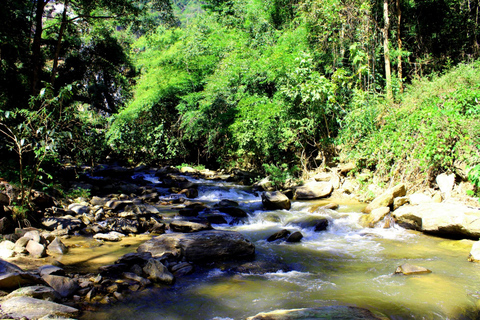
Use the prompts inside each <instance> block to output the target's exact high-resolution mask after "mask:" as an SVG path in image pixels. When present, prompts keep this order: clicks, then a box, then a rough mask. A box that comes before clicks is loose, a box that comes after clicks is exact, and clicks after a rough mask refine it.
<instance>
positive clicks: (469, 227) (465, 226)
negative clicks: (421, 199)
mask: <svg viewBox="0 0 480 320" xmlns="http://www.w3.org/2000/svg"><path fill="white" fill-rule="evenodd" d="M392 215H393V217H394V218H395V222H396V223H397V224H399V225H400V226H402V227H404V228H407V229H413V230H419V231H423V232H425V233H429V234H435V235H438V236H446V237H449V238H476V239H478V238H479V237H480V210H479V209H477V208H471V207H467V206H465V205H462V204H454V203H433V202H432V203H423V204H419V205H409V206H402V207H400V208H398V209H397V210H395V211H394V212H393V213H392Z"/></svg>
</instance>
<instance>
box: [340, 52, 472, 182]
mask: <svg viewBox="0 0 480 320" xmlns="http://www.w3.org/2000/svg"><path fill="white" fill-rule="evenodd" d="M369 99H370V100H369ZM371 99H372V98H368V97H358V98H357V99H354V100H353V101H354V104H353V106H352V108H353V110H352V112H350V113H349V114H348V115H347V117H346V118H345V120H344V123H343V127H342V130H341V132H340V135H339V138H338V143H339V144H341V145H342V151H343V152H344V155H343V156H345V157H347V158H349V159H352V160H354V161H356V163H357V166H358V168H360V169H361V168H368V169H371V170H372V171H374V172H375V173H376V175H379V176H383V177H386V178H393V179H394V180H402V181H419V180H420V181H423V182H424V183H425V185H427V184H428V182H429V181H431V180H432V178H433V177H434V176H435V175H436V174H438V173H440V172H454V173H458V172H457V170H458V164H459V163H462V164H465V165H466V166H467V167H474V166H475V165H477V164H479V163H480V151H479V149H480V121H479V120H480V61H477V62H475V63H473V64H469V65H463V64H462V65H459V66H457V67H455V68H453V69H452V70H450V71H449V72H447V73H445V74H443V75H437V76H434V77H432V78H431V79H422V80H419V81H417V82H415V83H413V84H411V85H410V86H409V87H408V88H407V90H406V92H405V93H404V94H403V95H401V96H398V97H397V103H395V104H392V105H389V104H387V103H386V102H382V101H379V100H376V99H374V100H371Z"/></svg>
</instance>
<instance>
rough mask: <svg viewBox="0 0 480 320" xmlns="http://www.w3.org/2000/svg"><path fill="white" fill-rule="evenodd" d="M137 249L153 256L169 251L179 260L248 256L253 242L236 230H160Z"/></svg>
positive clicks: (250, 253) (250, 254)
mask: <svg viewBox="0 0 480 320" xmlns="http://www.w3.org/2000/svg"><path fill="white" fill-rule="evenodd" d="M137 251H138V252H150V253H151V254H152V256H153V257H154V258H155V257H162V256H165V255H170V256H172V257H176V258H177V259H178V260H181V259H182V258H185V259H186V260H187V261H218V260H222V259H245V258H251V257H252V256H253V255H254V254H255V246H254V245H253V243H252V242H250V241H249V240H248V239H247V238H246V237H245V236H243V235H242V234H241V233H239V232H235V231H223V230H208V231H199V232H194V233H170V234H163V235H160V236H158V237H155V238H153V239H151V240H149V241H147V242H145V243H143V244H141V245H140V246H139V247H138V249H137Z"/></svg>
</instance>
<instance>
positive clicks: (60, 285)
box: [42, 274, 80, 298]
mask: <svg viewBox="0 0 480 320" xmlns="http://www.w3.org/2000/svg"><path fill="white" fill-rule="evenodd" d="M42 279H43V280H45V282H46V283H48V285H49V286H50V287H52V288H53V289H55V291H57V292H58V294H59V295H60V296H61V297H62V298H68V297H71V296H73V294H74V293H75V292H76V291H77V290H78V289H80V286H79V285H78V283H77V281H76V280H74V279H71V278H68V277H63V276H56V275H53V274H48V275H44V276H42Z"/></svg>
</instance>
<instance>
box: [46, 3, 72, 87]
mask: <svg viewBox="0 0 480 320" xmlns="http://www.w3.org/2000/svg"><path fill="white" fill-rule="evenodd" d="M67 10H68V0H66V1H65V4H64V7H63V14H62V24H61V25H60V30H59V31H58V40H57V47H56V48H55V56H54V57H53V67H52V77H51V80H50V83H51V84H52V87H53V85H54V83H55V77H56V75H57V67H58V58H59V56H60V50H61V48H62V39H63V34H64V32H65V27H66V25H67Z"/></svg>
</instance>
